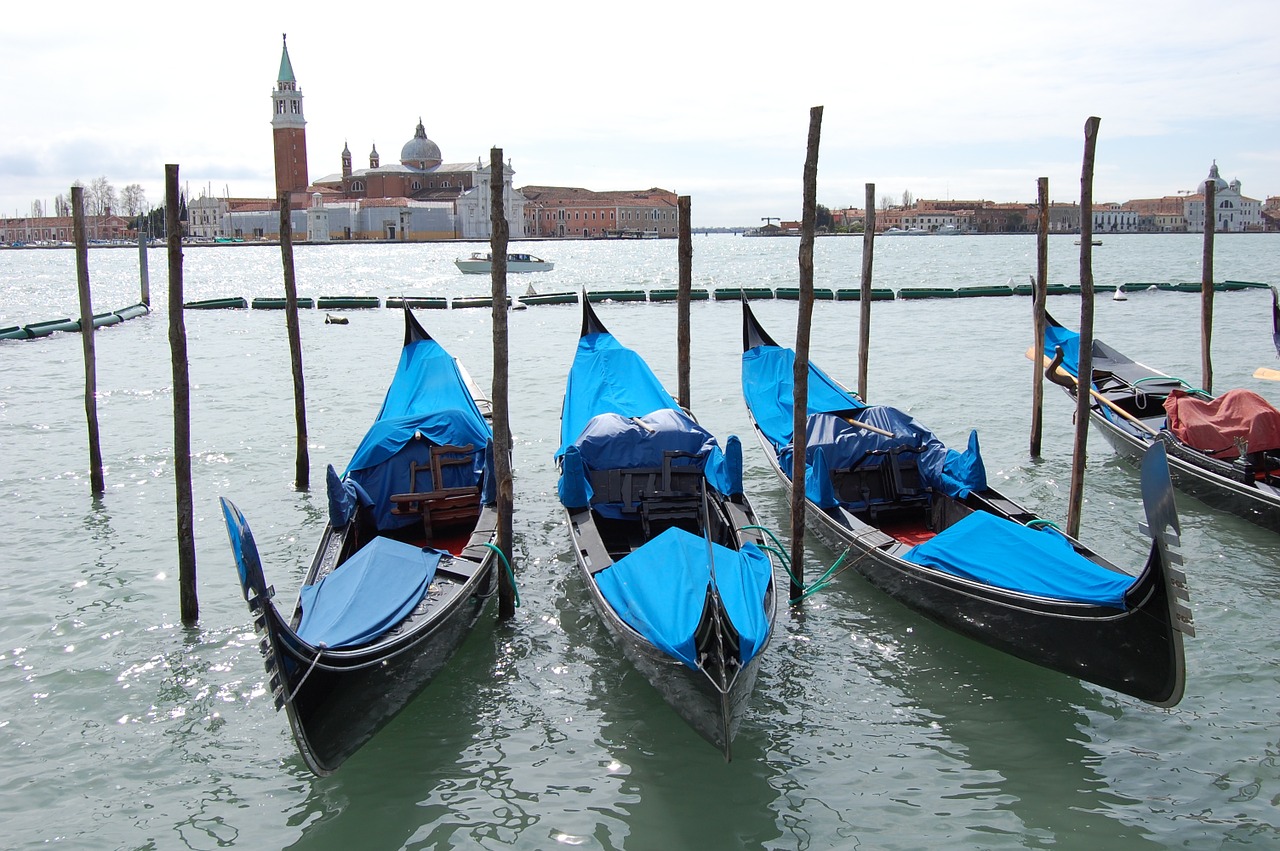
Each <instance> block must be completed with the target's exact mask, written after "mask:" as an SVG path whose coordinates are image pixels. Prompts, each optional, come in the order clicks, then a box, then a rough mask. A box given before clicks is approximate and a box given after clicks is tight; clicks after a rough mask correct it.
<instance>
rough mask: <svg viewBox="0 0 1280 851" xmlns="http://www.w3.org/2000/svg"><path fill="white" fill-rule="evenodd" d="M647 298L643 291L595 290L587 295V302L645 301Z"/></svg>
mask: <svg viewBox="0 0 1280 851" xmlns="http://www.w3.org/2000/svg"><path fill="white" fill-rule="evenodd" d="M647 298H648V296H647V295H646V294H645V291H644V290H597V291H596V292H588V293H587V301H589V302H591V303H592V304H596V303H599V302H602V301H645V300H646V299H647Z"/></svg>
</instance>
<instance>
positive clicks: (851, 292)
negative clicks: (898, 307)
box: [836, 287, 894, 301]
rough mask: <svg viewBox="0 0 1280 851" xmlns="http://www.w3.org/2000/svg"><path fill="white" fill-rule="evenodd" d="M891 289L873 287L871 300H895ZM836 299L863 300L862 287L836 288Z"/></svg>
mask: <svg viewBox="0 0 1280 851" xmlns="http://www.w3.org/2000/svg"><path fill="white" fill-rule="evenodd" d="M893 299H894V294H893V290H891V289H879V288H876V287H872V288H871V301H893ZM836 301H862V288H861V287H858V288H853V287H846V288H844V289H839V290H836Z"/></svg>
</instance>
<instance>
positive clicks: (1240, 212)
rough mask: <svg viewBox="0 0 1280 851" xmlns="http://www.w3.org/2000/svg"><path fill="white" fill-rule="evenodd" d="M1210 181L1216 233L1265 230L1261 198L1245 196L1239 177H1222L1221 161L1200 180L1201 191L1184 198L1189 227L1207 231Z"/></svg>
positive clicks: (1196, 231)
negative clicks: (1205, 203) (1206, 219)
mask: <svg viewBox="0 0 1280 851" xmlns="http://www.w3.org/2000/svg"><path fill="white" fill-rule="evenodd" d="M1209 181H1213V184H1214V198H1213V201H1214V216H1213V230H1214V232H1215V233H1244V232H1246V231H1261V230H1262V202H1261V201H1259V200H1257V199H1255V198H1246V197H1245V196H1244V194H1243V193H1241V191H1240V181H1239V180H1233V181H1231V182H1230V183H1228V182H1227V181H1225V180H1223V179H1222V176H1221V175H1220V174H1219V173H1218V163H1217V162H1214V164H1213V166H1212V167H1211V168H1210V169H1209V176H1208V177H1207V178H1205V180H1204V182H1203V183H1201V184H1200V192H1199V194H1196V195H1188V196H1187V199H1186V202H1185V212H1184V214H1183V215H1184V216H1185V217H1186V220H1187V230H1188V231H1190V232H1192V233H1204V223H1205V209H1204V197H1205V196H1204V186H1205V184H1206V183H1208V182H1209Z"/></svg>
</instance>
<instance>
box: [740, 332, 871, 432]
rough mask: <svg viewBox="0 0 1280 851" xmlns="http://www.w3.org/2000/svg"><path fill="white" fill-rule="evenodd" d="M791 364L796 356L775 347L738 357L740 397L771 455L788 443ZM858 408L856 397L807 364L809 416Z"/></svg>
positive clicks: (860, 403) (756, 350) (791, 384)
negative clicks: (740, 383) (740, 360)
mask: <svg viewBox="0 0 1280 851" xmlns="http://www.w3.org/2000/svg"><path fill="white" fill-rule="evenodd" d="M795 362H796V353H795V352H793V351H792V350H791V349H784V348H781V347H779V346H756V347H754V348H751V349H748V350H747V351H746V352H743V354H742V395H743V396H744V397H745V398H746V400H747V407H748V408H750V409H751V413H752V415H753V416H754V417H755V419H756V423H757V425H759V426H760V430H761V431H762V432H764V436H765V437H767V438H768V439H769V442H770V443H772V444H773V448H774V450H775V451H779V450H781V449H782V448H783V447H784V446H786V445H787V444H789V443H791V430H792V426H793V420H792V395H793V394H792V390H791V388H792V387H793V386H794V384H795V372H794V370H795ZM862 407H865V406H864V405H863V404H862V402H860V401H858V399H857V397H856V396H854V395H853V394H852V393H849V392H848V391H847V390H845V389H844V388H842V387H841V386H840V385H839V384H837V383H836V382H835V381H833V380H832V379H831V378H830V376H828V375H827V374H826V373H825V372H823V371H822V370H821V369H819V368H818V367H817V366H815V365H814V364H813V363H812V362H810V363H809V410H808V413H809V414H820V413H833V412H835V411H851V410H855V409H857V408H862Z"/></svg>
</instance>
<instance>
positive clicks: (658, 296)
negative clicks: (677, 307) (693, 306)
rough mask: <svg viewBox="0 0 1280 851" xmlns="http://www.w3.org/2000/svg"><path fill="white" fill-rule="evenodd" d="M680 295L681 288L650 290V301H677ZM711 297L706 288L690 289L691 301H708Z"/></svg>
mask: <svg viewBox="0 0 1280 851" xmlns="http://www.w3.org/2000/svg"><path fill="white" fill-rule="evenodd" d="M679 297H680V291H679V290H671V289H661V290H649V301H675V300H676V299H678V298H679ZM709 298H711V293H709V292H707V291H706V290H690V291H689V300H690V301H706V300H707V299H709Z"/></svg>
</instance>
